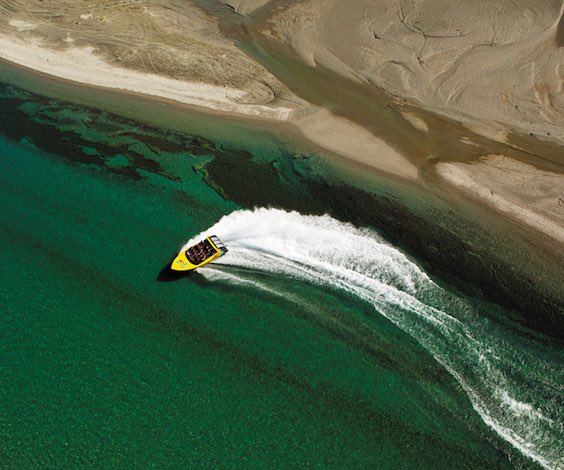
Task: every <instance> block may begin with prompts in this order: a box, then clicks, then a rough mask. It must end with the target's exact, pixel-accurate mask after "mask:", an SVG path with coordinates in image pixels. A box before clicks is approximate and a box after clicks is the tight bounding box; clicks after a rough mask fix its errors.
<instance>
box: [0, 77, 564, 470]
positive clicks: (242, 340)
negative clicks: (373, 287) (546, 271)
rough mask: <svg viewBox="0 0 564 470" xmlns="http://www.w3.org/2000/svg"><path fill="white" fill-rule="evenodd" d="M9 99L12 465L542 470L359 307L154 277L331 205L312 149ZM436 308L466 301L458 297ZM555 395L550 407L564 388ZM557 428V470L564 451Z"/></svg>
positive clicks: (293, 283) (303, 290)
mask: <svg viewBox="0 0 564 470" xmlns="http://www.w3.org/2000/svg"><path fill="white" fill-rule="evenodd" d="M0 100H1V102H2V108H1V109H2V111H0V114H1V121H0V129H1V131H2V135H1V136H0V245H1V246H2V254H3V260H2V269H0V302H1V303H0V307H1V315H0V331H1V335H0V358H1V361H0V380H1V383H2V386H1V387H0V407H1V408H0V410H1V411H0V465H1V466H2V467H8V468H46V467H57V468H77V467H110V468H123V467H127V468H132V467H148V466H152V467H156V468H178V467H182V468H186V467H204V466H205V467H211V466H214V467H229V468H248V467H252V468H259V467H260V468H272V467H288V468H293V467H306V466H308V467H311V466H313V467H333V468H336V467H339V468H414V467H419V468H421V467H424V468H453V467H456V468H459V467H464V468H492V467H495V468H498V467H512V466H535V465H536V464H535V463H534V462H533V461H532V460H530V459H528V458H527V457H525V456H524V455H523V454H522V453H521V452H520V451H518V450H517V449H516V448H515V447H514V446H513V445H511V444H510V443H508V441H507V439H505V438H503V437H500V435H499V433H498V432H496V431H494V430H493V429H492V427H491V426H489V425H487V424H486V423H485V422H484V420H483V418H482V417H481V416H480V415H479V414H478V413H477V412H476V411H475V408H474V407H473V404H472V401H471V400H470V399H469V395H468V393H467V391H465V389H464V388H463V387H461V385H460V383H459V382H458V381H457V380H456V379H455V378H454V377H453V375H452V374H451V373H449V371H447V369H445V367H443V366H442V365H441V364H440V363H439V362H437V360H436V359H435V358H434V356H433V354H434V350H433V348H428V347H427V346H426V343H425V341H422V340H421V338H418V337H417V336H414V335H413V334H412V333H410V332H409V331H408V330H405V329H403V328H401V327H400V328H398V327H397V326H396V324H394V322H392V321H389V319H388V318H387V317H386V316H385V315H380V314H379V312H378V309H377V310H376V311H374V308H373V307H372V305H371V304H370V303H369V302H367V300H366V299H365V298H363V297H359V296H355V295H351V293H350V292H346V291H342V290H339V289H335V288H332V287H331V286H330V285H326V284H325V285H322V284H320V283H316V282H315V280H313V281H312V282H307V281H306V282H304V280H303V279H299V278H298V277H297V276H294V277H292V276H284V275H283V273H279V274H273V273H271V272H268V271H267V270H265V271H260V270H256V269H255V270H242V271H236V270H235V271H233V268H231V271H230V270H229V269H227V268H226V269H225V270H224V271H221V268H216V269H220V272H225V273H231V274H232V275H233V273H235V276H236V277H237V279H239V280H241V279H244V280H246V284H245V283H243V284H242V283H241V282H238V283H231V282H224V281H222V280H214V279H213V278H210V277H209V276H201V275H195V276H190V277H185V278H182V279H179V280H177V281H174V282H158V281H157V278H158V276H159V273H160V271H161V269H162V268H163V266H164V265H165V264H166V263H167V261H168V260H169V259H170V257H171V256H172V255H174V254H175V253H176V252H177V250H178V249H179V247H180V246H181V245H182V244H184V242H185V241H186V240H187V239H189V238H191V237H193V236H194V235H195V234H197V233H199V232H201V231H204V230H205V229H207V228H208V227H210V226H212V225H213V224H215V223H216V221H217V220H219V219H220V218H221V217H222V216H224V215H226V214H232V213H234V212H235V211H238V210H240V209H243V208H245V207H254V206H269V205H274V206H278V207H283V208H286V209H295V210H299V211H300V212H301V213H304V214H305V213H311V214H322V213H324V212H327V210H328V207H327V204H331V202H330V201H329V202H328V203H327V202H325V203H321V202H319V201H318V199H316V197H315V196H316V194H319V191H322V189H320V188H324V186H323V183H322V181H321V180H320V179H319V178H318V177H317V176H315V174H316V160H315V158H308V157H306V158H303V157H301V156H295V155H292V154H291V153H289V152H288V151H286V150H285V149H283V148H281V147H279V146H278V145H277V144H276V143H272V142H271V143H269V144H268V145H262V144H261V145H259V144H257V143H254V144H253V143H250V144H249V146H248V148H249V150H250V151H246V150H245V149H241V148H240V147H239V148H229V147H228V146H227V144H226V143H225V142H221V141H220V140H218V141H217V142H214V141H210V140H206V139H203V138H201V137H198V136H195V135H188V134H180V133H172V132H170V131H164V130H158V129H152V128H148V127H147V126H143V125H141V124H137V123H134V122H131V121H126V120H124V119H122V118H118V117H117V116H113V115H111V114H108V113H102V112H98V111H95V110H94V109H91V108H90V109H87V108H80V107H77V106H75V105H71V104H69V103H64V102H60V101H57V100H54V99H45V98H40V97H39V96H36V95H33V94H31V93H28V92H24V91H22V90H18V89H16V88H13V87H2V88H1V89H0ZM261 149H262V151H261ZM312 188H313V189H312ZM314 189H315V190H314ZM316 191H317V192H316ZM316 201H317V202H316ZM351 216H352V214H351ZM282 217H284V215H283V214H282ZM300 220H301V219H300ZM249 229H251V227H249ZM218 235H220V236H221V234H220V233H218ZM234 253H236V250H234ZM233 256H235V255H233ZM257 285H262V286H264V285H266V286H267V287H268V289H270V291H268V290H264V289H261V288H257V287H256V286H257ZM272 292H274V294H273V293H272ZM437 292H438V291H437ZM428 302H429V303H431V304H435V305H439V306H441V305H442V308H444V309H445V310H446V311H448V310H449V308H451V307H452V308H453V309H454V308H458V307H456V305H455V304H456V302H454V303H452V305H451V304H450V302H453V301H452V297H447V296H446V294H444V296H443V294H441V295H440V296H437V297H436V298H434V299H429V300H428ZM470 302H471V303H472V302H473V303H474V304H475V305H481V306H484V305H487V306H488V307H487V308H492V309H494V310H495V309H497V310H496V312H498V313H496V315H498V316H499V317H500V318H504V321H503V322H501V321H500V324H503V323H504V322H505V323H507V322H509V320H507V318H509V319H510V318H511V315H510V313H507V314H506V313H504V311H503V309H501V308H498V307H493V306H490V305H489V304H486V303H485V302H484V301H482V300H479V299H473V300H472V299H471V300H470ZM392 307H393V306H392ZM465 308H466V307H465ZM476 308H477V310H476V312H478V313H473V314H472V315H474V316H476V315H479V311H480V310H479V308H478V307H476ZM483 308H485V307H483ZM382 312H384V313H385V312H386V310H385V309H383V310H382ZM490 316H491V315H490ZM493 316H494V317H495V315H493ZM500 328H501V327H500ZM496 331H497V330H496ZM500 331H502V332H503V335H504V338H503V339H504V341H508V342H511V341H513V336H512V335H517V332H513V331H512V330H508V329H507V328H506V329H504V330H500ZM500 334H501V333H500ZM527 335H528V337H530V338H531V341H532V342H533V343H532V344H533V346H531V351H528V353H529V354H530V355H531V357H532V359H531V365H530V368H529V369H532V368H533V367H536V366H537V364H538V362H535V361H537V359H538V358H541V359H539V360H542V361H546V362H542V364H543V365H546V367H547V369H546V374H547V375H548V374H551V373H552V371H553V370H554V367H555V366H554V365H555V364H556V365H557V364H559V363H560V364H561V357H560V352H559V348H558V347H557V345H555V344H554V342H552V340H550V339H548V338H545V337H543V336H542V335H538V334H536V333H534V332H527ZM516 337H517V336H516ZM484 341H485V340H484ZM515 341H516V344H520V343H519V341H521V336H519V337H518V338H517V340H515ZM443 349H444V350H445V356H450V355H454V356H456V355H457V354H460V352H459V351H458V352H457V351H456V350H453V351H452V352H450V351H449V350H448V346H446V347H444V348H443ZM533 359H534V360H533ZM462 364H464V363H463V362H462ZM463 367H466V366H464V365H463ZM524 371H525V372H526V369H524ZM520 373H521V372H520ZM541 378H542V377H541ZM552 379H554V377H552ZM547 380H548V378H547ZM485 393H486V392H484V394H485ZM541 398H542V400H545V403H546V405H547V409H550V407H551V406H552V405H550V404H551V403H552V404H553V405H554V403H555V401H557V400H558V393H557V391H554V392H553V394H552V395H548V396H545V397H541ZM554 406H558V404H556V405H554ZM554 406H553V408H554ZM557 409H559V408H557ZM551 416H553V415H551ZM543 432H544V431H543ZM541 434H542V433H541ZM546 435H547V436H548V437H547V439H546V442H543V443H542V444H543V445H544V447H542V449H544V451H545V454H546V455H548V456H549V457H550V458H551V459H552V460H551V461H550V462H551V465H552V466H556V465H555V464H554V462H556V463H557V461H555V460H554V458H553V456H554V455H555V454H557V453H558V451H559V449H561V445H562V443H561V441H560V442H559V441H558V440H556V441H555V440H554V432H553V431H552V428H548V429H547V431H546ZM543 455H544V454H543Z"/></svg>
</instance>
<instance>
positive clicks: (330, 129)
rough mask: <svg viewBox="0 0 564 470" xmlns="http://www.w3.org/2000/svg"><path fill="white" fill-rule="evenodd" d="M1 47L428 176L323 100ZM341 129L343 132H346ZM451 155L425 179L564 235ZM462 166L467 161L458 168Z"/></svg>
mask: <svg viewBox="0 0 564 470" xmlns="http://www.w3.org/2000/svg"><path fill="white" fill-rule="evenodd" d="M0 46H1V47H0V50H1V51H2V52H0V57H2V60H5V61H6V62H8V63H10V64H13V65H15V66H18V67H22V68H24V69H26V70H29V71H30V72H32V73H38V74H44V75H46V76H49V77H51V78H53V79H58V80H62V81H63V82H65V81H66V82H72V83H74V84H76V85H77V86H79V87H81V86H82V87H84V86H87V87H93V88H95V89H105V90H109V91H112V92H114V93H119V94H123V93H127V94H133V95H139V96H141V97H148V98H152V99H156V100H158V101H164V102H168V103H171V104H172V105H173V106H175V105H176V106H178V105H180V106H183V107H184V106H186V107H188V108H190V109H196V110H197V111H198V112H203V113H205V114H207V115H209V116H211V117H214V116H221V117H222V118H224V119H228V120H229V119H235V120H243V121H246V122H254V123H255V124H256V125H257V126H259V127H264V128H267V129H268V128H272V129H274V130H275V131H279V132H281V133H282V134H286V135H288V134H289V135H293V136H294V137H293V138H295V139H297V140H298V142H297V143H294V144H295V146H296V147H302V148H303V147H307V148H310V149H312V150H315V149H318V150H320V151H321V152H322V153H326V152H328V153H329V154H331V155H334V156H335V157H336V158H342V159H346V160H348V161H352V162H354V164H355V165H358V167H359V168H368V169H374V170H376V171H378V172H379V173H384V174H387V175H388V176H389V177H392V178H399V179H400V180H403V181H406V182H409V183H411V184H417V185H422V184H425V183H429V181H425V176H424V175H422V174H420V169H419V168H418V165H415V164H414V162H413V161H412V162H410V161H409V160H408V159H407V158H406V157H405V156H404V155H403V154H402V153H401V152H400V151H398V150H396V149H395V148H394V147H393V146H391V145H389V144H388V143H387V142H386V140H385V139H382V138H380V137H379V136H376V135H374V134H372V133H371V132H370V131H368V130H367V129H365V128H364V127H363V126H362V125H360V124H358V123H355V122H353V121H350V120H348V119H346V118H345V117H340V116H338V115H335V114H334V113H332V112H330V111H328V110H327V109H325V108H324V107H322V106H318V105H314V104H311V103H309V109H308V110H307V111H304V109H303V107H302V109H301V110H296V109H295V108H294V109H292V108H288V107H280V108H278V109H277V108H276V107H274V106H264V105H242V104H238V103H234V102H233V98H236V97H237V96H240V94H241V91H240V90H236V89H229V88H227V87H223V88H222V87H216V86H213V85H210V84H204V83H194V82H192V83H191V82H186V81H180V80H174V79H170V78H167V77H159V76H155V75H154V74H144V73H140V72H136V71H133V70H129V69H125V68H120V67H117V66H114V65H112V64H109V63H106V62H105V61H104V60H102V59H100V58H99V57H97V56H95V55H94V54H93V53H92V50H91V49H90V50H89V49H70V51H67V52H59V51H55V50H52V49H48V48H44V47H40V46H38V45H36V44H31V45H28V44H23V43H21V42H20V41H17V40H11V39H10V38H7V37H6V35H3V34H0ZM37 64H39V66H37ZM104 75H107V76H106V77H104ZM155 83H158V86H157V88H156V90H155V88H151V86H154V85H155ZM230 93H232V94H231V95H230ZM421 111H422V112H423V113H426V114H427V115H422V116H423V118H421V117H419V116H418V115H417V114H416V113H415V112H414V109H413V108H411V109H410V110H408V111H403V112H401V113H402V116H403V118H404V119H405V120H406V122H407V123H408V124H409V125H410V126H412V127H413V128H414V129H416V130H417V131H418V132H421V133H424V134H427V133H429V131H430V129H429V127H428V123H429V119H428V113H429V112H428V111H426V110H421ZM431 130H432V129H431ZM345 135H346V136H348V138H346V139H344V138H343V136H345ZM286 140H289V139H286ZM300 141H301V143H300ZM464 143H465V144H466V145H467V146H471V145H472V142H464ZM453 157H454V158H453V159H452V160H451V159H448V160H445V159H444V158H442V159H440V160H439V161H438V162H437V163H434V164H432V165H429V164H428V163H427V162H423V166H424V168H425V172H426V173H429V172H430V173H432V175H431V177H430V178H428V179H429V180H430V181H431V182H432V181H433V180H436V179H439V180H440V183H441V184H442V186H445V185H448V186H449V187H450V188H451V190H450V191H448V193H449V194H450V195H451V196H453V197H454V198H462V199H463V200H469V201H472V202H474V203H475V204H478V205H482V206H485V207H487V208H488V209H490V210H494V211H497V212H499V213H500V214H502V215H503V216H504V217H505V218H507V219H508V220H511V221H513V222H515V223H517V224H518V225H520V226H523V227H525V228H529V229H532V230H534V231H536V232H537V233H538V234H539V236H541V237H542V238H544V237H549V238H550V239H551V240H553V241H556V242H562V241H563V240H564V236H563V235H562V233H561V232H564V230H559V227H564V214H562V216H563V219H562V221H563V222H562V224H561V225H559V224H558V220H555V219H554V217H552V219H550V218H546V217H544V214H543V213H542V211H540V212H536V213H534V212H530V211H528V210H527V209H526V208H524V207H523V206H524V204H525V203H526V201H523V200H521V201H517V202H516V201H515V198H513V200H512V197H511V196H512V194H511V191H510V192H509V193H506V194H505V195H504V194H503V191H496V194H495V197H493V196H494V194H493V193H490V192H489V191H491V190H489V191H487V190H486V189H485V186H486V183H485V182H484V181H482V182H481V181H480V178H481V179H482V180H484V179H485V180H486V182H487V181H488V178H489V177H488V175H487V168H485V169H484V164H483V162H480V161H478V162H476V161H475V160H474V159H472V160H470V162H465V163H460V162H458V161H457V158H456V157H455V156H453ZM484 157H486V155H484ZM473 160H474V161H473ZM481 160H482V159H481ZM510 160H511V159H507V161H510ZM514 164H515V165H516V166H519V165H524V164H525V163H521V162H520V161H518V160H515V161H514ZM460 165H464V166H463V167H460ZM462 168H463V169H462ZM478 168H480V171H478V172H475V173H476V174H474V175H473V174H472V170H473V169H474V170H475V169H478ZM481 170H484V171H481ZM530 171H532V172H535V171H537V173H538V174H537V176H542V174H545V175H546V174H548V173H547V171H546V170H536V169H535V168H534V167H533V166H531V167H530ZM557 175H558V173H551V174H550V175H549V179H550V180H551V181H552V180H553V179H554V177H556V176H557ZM494 179H495V178H494ZM514 192H515V191H513V193H514ZM489 196H492V197H489ZM504 196H505V197H504ZM508 196H509V197H508ZM513 196H514V194H513ZM555 200H556V201H557V204H559V205H558V208H559V207H560V206H561V205H562V204H563V203H562V202H561V199H558V198H556V199H555ZM527 212H529V214H530V215H532V217H528V218H527V217H525V216H524V214H527ZM559 212H560V211H559ZM552 215H554V214H552Z"/></svg>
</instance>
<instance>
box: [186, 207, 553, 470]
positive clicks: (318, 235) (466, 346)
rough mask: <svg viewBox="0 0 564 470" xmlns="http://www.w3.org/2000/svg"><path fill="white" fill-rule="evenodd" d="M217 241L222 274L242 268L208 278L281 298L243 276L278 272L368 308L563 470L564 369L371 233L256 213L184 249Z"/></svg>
mask: <svg viewBox="0 0 564 470" xmlns="http://www.w3.org/2000/svg"><path fill="white" fill-rule="evenodd" d="M214 234H215V235H217V236H218V237H219V238H221V239H222V241H223V242H224V243H225V245H226V246H227V248H228V249H229V253H228V254H227V255H225V256H224V257H222V258H220V259H219V260H218V261H217V263H214V265H215V266H217V264H224V265H229V266H237V267H239V268H242V269H241V270H238V274H237V273H236V274H234V273H233V270H230V271H229V272H227V270H225V271H224V272H222V270H221V268H219V269H218V268H217V267H215V268H214V267H213V266H214V265H211V267H210V268H204V269H201V270H200V271H199V272H201V273H202V274H203V275H204V276H206V277H207V278H209V279H210V280H222V281H225V282H232V283H236V284H246V285H251V286H252V287H254V288H260V289H264V290H268V291H270V292H272V293H273V294H276V292H275V291H273V289H272V288H271V287H269V286H267V285H266V284H263V283H261V282H259V281H256V280H251V279H249V278H248V277H245V276H244V272H245V270H248V271H253V272H261V273H270V274H276V275H278V276H285V277H289V278H294V279H296V280H299V281H304V282H308V283H311V284H314V285H318V286H326V287H329V288H332V289H339V290H343V291H346V292H348V293H350V294H353V295H355V296H357V297H358V298H360V299H362V300H364V301H366V302H369V303H370V304H372V305H373V306H374V308H375V309H376V311H377V312H379V313H380V314H382V315H384V316H385V317H386V318H388V319H389V320H390V321H391V322H393V323H394V324H395V325H396V326H397V327H399V328H401V329H402V330H404V331H405V332H407V333H408V334H410V335H411V336H412V337H413V338H415V339H416V340H417V341H418V342H419V343H420V344H421V345H422V346H424V347H425V348H426V349H427V350H428V351H429V352H430V353H431V354H432V355H433V357H434V358H435V359H436V360H437V361H438V362H439V363H440V364H442V365H443V366H444V367H445V368H446V369H447V370H448V371H449V372H450V373H451V374H452V376H453V377H455V379H456V380H457V381H458V383H459V384H460V385H461V386H462V388H463V389H464V390H465V391H466V393H467V394H468V397H469V398H470V400H471V402H472V405H473V407H474V409H475V410H476V411H477V412H478V413H479V415H480V416H481V417H482V419H483V420H484V422H485V423H486V424H487V425H488V426H490V427H491V428H492V429H493V430H494V431H495V432H497V433H498V434H499V435H500V436H501V437H502V438H503V439H505V440H507V441H508V442H509V443H511V444H512V445H513V446H514V447H516V448H517V449H519V450H520V451H521V452H522V453H523V454H525V455H527V456H528V457H530V458H531V459H533V460H534V461H536V462H538V463H539V464H541V465H542V466H543V467H546V468H564V462H563V457H562V455H564V450H563V447H562V443H563V442H564V432H563V429H562V422H561V421H562V411H563V405H562V403H561V401H560V398H561V396H562V392H563V389H562V384H563V383H564V380H563V379H564V373H563V372H562V368H561V367H559V365H558V364H557V363H555V362H550V361H547V360H545V359H543V358H541V357H540V354H539V353H538V347H537V346H535V345H531V344H530V341H527V340H526V339H524V338H520V337H518V336H516V334H515V333H509V332H507V331H505V330H504V329H502V328H501V327H500V326H498V325H496V324H494V323H493V322H491V321H489V320H487V319H484V318H483V317H481V316H478V315H477V314H476V312H475V311H473V310H472V308H471V307H470V306H469V305H468V304H467V303H466V302H465V301H463V300H462V299H460V298H458V297H456V296H454V295H453V294H450V293H449V292H447V291H446V290H444V289H442V288H441V287H439V286H438V285H437V284H435V283H434V282H433V281H432V280H431V279H430V278H429V277H428V276H427V275H426V274H425V272H423V271H422V270H421V269H420V268H419V267H418V266H417V265H416V264H415V263H414V262H412V261H410V260H409V259H408V258H407V257H406V256H405V255H404V254H403V253H402V252H401V251H399V250H398V249H396V248H394V247H393V246H391V245H390V244H388V243H387V242H385V241H384V240H383V239H382V238H381V237H379V236H378V235H377V234H375V233H374V232H373V231H370V230H368V229H357V228H354V227H353V226H351V225H349V224H345V223H342V222H339V221H337V220H335V219H333V218H331V217H329V216H304V215H301V214H299V213H297V212H284V211H281V210H276V209H255V210H254V211H247V210H243V211H237V212H234V213H232V214H230V215H228V216H225V217H223V218H222V219H221V220H220V221H219V222H218V223H216V224H215V225H214V226H212V227H210V228H209V229H208V230H206V231H205V232H204V233H202V234H199V235H198V236H196V237H194V238H193V239H192V240H190V241H189V242H188V243H187V244H186V246H189V245H191V244H193V243H195V242H197V241H199V240H201V239H202V238H203V237H204V236H207V235H214Z"/></svg>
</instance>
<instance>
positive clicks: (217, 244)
mask: <svg viewBox="0 0 564 470" xmlns="http://www.w3.org/2000/svg"><path fill="white" fill-rule="evenodd" d="M225 253H227V248H226V247H225V245H224V244H223V242H222V241H221V240H220V239H219V238H217V237H216V236H215V235H212V236H211V237H207V238H206V239H204V240H202V241H201V242H199V243H196V244H195V245H192V246H191V247H189V248H188V249H187V250H182V251H181V252H180V253H178V255H177V256H176V258H174V261H173V262H172V264H171V265H170V269H172V270H173V271H192V270H194V269H198V268H201V267H202V266H205V265H206V264H208V263H211V262H212V261H213V260H216V259H217V258H219V257H220V256H223V255H224V254H225Z"/></svg>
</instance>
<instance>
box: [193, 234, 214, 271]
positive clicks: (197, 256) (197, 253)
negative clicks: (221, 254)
mask: <svg viewBox="0 0 564 470" xmlns="http://www.w3.org/2000/svg"><path fill="white" fill-rule="evenodd" d="M215 253H216V251H215V249H214V247H213V246H212V245H211V243H210V242H209V241H208V240H204V241H201V242H200V243H198V244H196V245H193V246H191V247H190V248H188V249H187V250H186V258H188V261H190V263H192V264H193V265H195V266H197V265H199V264H202V263H203V262H204V261H205V260H207V259H208V258H209V257H211V256H213V255H214V254H215Z"/></svg>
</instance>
